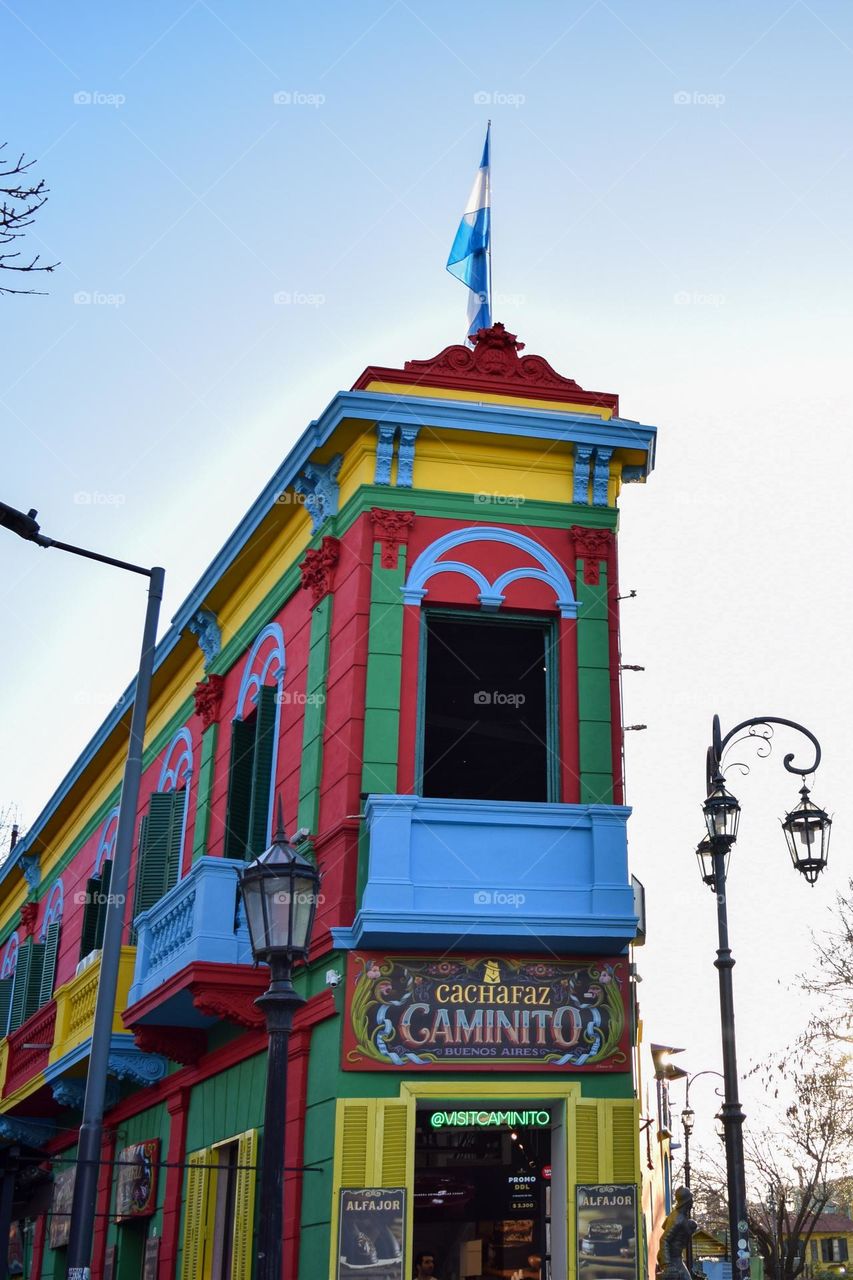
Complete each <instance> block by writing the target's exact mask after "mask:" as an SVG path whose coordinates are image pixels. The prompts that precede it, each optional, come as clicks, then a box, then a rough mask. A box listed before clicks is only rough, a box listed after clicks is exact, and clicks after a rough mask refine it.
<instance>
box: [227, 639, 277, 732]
mask: <svg viewBox="0 0 853 1280" xmlns="http://www.w3.org/2000/svg"><path fill="white" fill-rule="evenodd" d="M270 637H272V638H273V640H274V643H273V644H272V645H271V646H270V648H269V651H268V652H267V653H266V654H265V656H264V660H263V662H262V663H261V664H260V666H259V667H258V669H257V670H255V659H256V658H257V656H258V654H259V653H260V651H261V649H262V648H263V646H264V644H265V643H266V641H267V640H269V639H270ZM284 671H285V653H284V633H283V632H282V629H281V627H280V626H279V625H278V623H277V622H271V623H270V624H269V626H266V627H264V629H263V631H261V632H260V634H259V635H258V637H257V638H256V640H255V643H254V644H253V645H252V648H251V650H250V651H249V655H248V657H247V658H246V662H245V665H244V666H243V679H242V680H241V681H240V693H239V695H238V697H237V713H236V715H235V717H234V718H235V719H236V720H242V719H244V718H245V715H246V700H247V698H249V699H250V700H251V702H252V706H254V704H255V703H256V702H257V700H258V690H259V689H260V688H261V686H262V685H265V684H266V682H267V676H269V675H270V674H271V675H272V677H273V679H274V680H275V682H276V684H278V685H280V684H281V682H282V680H283V679H284ZM251 709H252V708H251V707H250V708H249V710H251Z"/></svg>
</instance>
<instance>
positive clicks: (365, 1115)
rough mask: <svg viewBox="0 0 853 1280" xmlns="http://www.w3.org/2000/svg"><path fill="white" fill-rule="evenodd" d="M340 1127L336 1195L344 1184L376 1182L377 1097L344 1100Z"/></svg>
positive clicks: (336, 1152) (339, 1106)
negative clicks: (374, 1170) (374, 1158)
mask: <svg viewBox="0 0 853 1280" xmlns="http://www.w3.org/2000/svg"><path fill="white" fill-rule="evenodd" d="M337 1129H338V1141H337V1143H336V1151H335V1184H336V1185H335V1196H337V1193H338V1189H339V1188H340V1187H369V1186H371V1185H372V1184H373V1163H374V1161H373V1156H374V1141H375V1136H376V1101H375V1099H373V1098H342V1099H340V1100H339V1102H338V1114H337Z"/></svg>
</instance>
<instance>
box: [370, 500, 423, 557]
mask: <svg viewBox="0 0 853 1280" xmlns="http://www.w3.org/2000/svg"><path fill="white" fill-rule="evenodd" d="M370 518H371V520H372V521H373V536H374V538H375V539H376V541H377V542H379V543H380V544H381V547H382V558H381V564H382V568H383V569H396V568H397V561H398V549H399V547H400V546H401V545H402V546H405V545H406V544H407V543H408V541H409V533H410V532H411V529H412V525H413V524H414V523H415V513H414V511H384V510H383V509H382V508H381V507H372V508H371V511H370Z"/></svg>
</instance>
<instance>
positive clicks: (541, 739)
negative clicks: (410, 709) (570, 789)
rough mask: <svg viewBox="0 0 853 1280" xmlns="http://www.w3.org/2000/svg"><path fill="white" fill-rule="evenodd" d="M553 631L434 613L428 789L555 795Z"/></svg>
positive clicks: (427, 709) (502, 796) (452, 794)
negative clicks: (551, 768)
mask: <svg viewBox="0 0 853 1280" xmlns="http://www.w3.org/2000/svg"><path fill="white" fill-rule="evenodd" d="M547 658H548V630H547V628H546V627H545V626H542V625H540V624H537V623H524V622H518V623H515V622H505V621H500V622H498V621H495V622H483V621H481V620H479V619H477V620H476V621H475V620H472V619H467V618H464V617H454V618H448V617H441V616H432V617H428V619H427V655H426V691H425V705H424V750H423V794H424V795H425V796H443V797H447V798H455V799H474V800H547V799H548V765H549V760H548V730H549V725H548V698H547V689H548V674H547V671H546V667H547Z"/></svg>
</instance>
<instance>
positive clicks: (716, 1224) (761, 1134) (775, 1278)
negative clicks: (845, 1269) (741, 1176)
mask: <svg viewBox="0 0 853 1280" xmlns="http://www.w3.org/2000/svg"><path fill="white" fill-rule="evenodd" d="M764 1075H765V1084H766V1087H767V1089H768V1091H769V1093H770V1094H774V1093H775V1095H776V1097H777V1099H778V1098H779V1097H780V1096H783V1095H787V1096H788V1097H790V1099H791V1100H790V1101H789V1102H788V1104H787V1106H785V1108H784V1111H783V1112H782V1114H781V1116H780V1119H779V1120H778V1121H777V1122H775V1123H772V1124H770V1125H768V1126H767V1127H765V1128H763V1129H755V1128H750V1129H748V1130H747V1132H746V1134H745V1142H744V1147H745V1151H744V1154H745V1160H746V1170H747V1193H748V1201H749V1206H748V1210H747V1218H748V1221H749V1230H750V1234H751V1236H752V1238H753V1240H754V1242H755V1244H756V1246H757V1248H758V1251H759V1253H760V1254H761V1256H762V1258H763V1260H764V1274H765V1277H766V1280H797V1277H798V1276H801V1275H802V1274H803V1271H804V1270H805V1268H806V1265H807V1262H808V1257H807V1255H808V1244H809V1241H810V1239H811V1237H812V1233H813V1232H814V1230H815V1224H816V1221H817V1219H818V1217H819V1216H820V1214H821V1213H822V1212H823V1211H824V1209H825V1208H826V1206H827V1204H828V1203H830V1201H832V1200H834V1199H836V1198H837V1189H838V1186H839V1181H842V1182H844V1181H846V1178H845V1175H846V1174H849V1173H850V1172H851V1160H853V1153H851V1142H850V1134H851V1131H853V1093H851V1091H850V1088H849V1084H848V1081H849V1075H848V1063H847V1061H846V1059H841V1060H835V1061H832V1060H830V1059H829V1058H826V1059H825V1060H817V1061H816V1060H812V1061H810V1062H805V1061H804V1060H803V1059H802V1057H800V1058H799V1060H797V1061H794V1058H793V1056H791V1057H789V1058H788V1059H786V1060H783V1062H781V1063H779V1062H777V1063H774V1064H773V1065H772V1066H771V1067H770V1068H768V1069H765V1072H764ZM696 1168H697V1176H696V1178H695V1181H696V1184H697V1192H698V1194H697V1208H698V1209H699V1212H700V1213H701V1214H702V1215H703V1219H702V1220H703V1221H704V1225H706V1226H707V1228H708V1229H709V1230H710V1231H712V1232H715V1233H716V1234H719V1233H720V1232H721V1231H725V1229H726V1225H727V1219H726V1210H725V1170H724V1168H723V1165H722V1160H721V1158H720V1157H719V1156H710V1157H708V1156H705V1157H703V1158H701V1160H700V1161H699V1162H697V1166H696Z"/></svg>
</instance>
